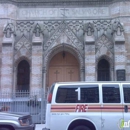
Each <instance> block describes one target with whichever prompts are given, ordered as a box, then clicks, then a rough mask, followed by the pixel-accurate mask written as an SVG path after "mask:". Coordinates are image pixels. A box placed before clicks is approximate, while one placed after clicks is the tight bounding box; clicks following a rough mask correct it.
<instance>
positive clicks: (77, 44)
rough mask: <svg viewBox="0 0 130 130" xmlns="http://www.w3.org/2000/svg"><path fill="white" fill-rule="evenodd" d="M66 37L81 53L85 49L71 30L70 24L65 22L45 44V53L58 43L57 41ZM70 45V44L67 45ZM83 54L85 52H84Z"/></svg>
mask: <svg viewBox="0 0 130 130" xmlns="http://www.w3.org/2000/svg"><path fill="white" fill-rule="evenodd" d="M63 34H64V35H66V36H67V37H68V38H69V40H70V41H71V43H69V44H72V46H74V47H76V48H78V49H79V50H80V51H82V50H83V49H84V45H83V43H82V42H80V40H79V39H78V37H77V36H76V35H75V34H74V33H73V32H72V30H71V29H70V28H69V26H68V24H67V23H65V22H64V21H63V22H62V23H61V24H60V26H59V28H58V29H57V30H56V31H55V33H54V34H53V35H52V36H51V37H50V39H49V40H48V41H47V42H46V43H45V44H44V51H46V50H48V48H51V46H52V45H53V44H55V43H56V42H57V39H58V38H59V37H61V36H63ZM60 44H62V43H60ZM66 44H68V43H66ZM82 52H83V51H82Z"/></svg>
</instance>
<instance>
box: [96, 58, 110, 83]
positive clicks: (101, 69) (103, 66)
mask: <svg viewBox="0 0 130 130" xmlns="http://www.w3.org/2000/svg"><path fill="white" fill-rule="evenodd" d="M98 81H110V64H109V62H108V61H107V60H105V59H102V60H100V61H99V62H98Z"/></svg>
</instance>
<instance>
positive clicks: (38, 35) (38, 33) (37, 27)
mask: <svg viewBox="0 0 130 130" xmlns="http://www.w3.org/2000/svg"><path fill="white" fill-rule="evenodd" d="M33 33H34V34H35V37H40V34H41V33H42V34H43V31H42V30H41V27H40V25H39V24H38V23H37V24H36V26H35V28H34V30H33Z"/></svg>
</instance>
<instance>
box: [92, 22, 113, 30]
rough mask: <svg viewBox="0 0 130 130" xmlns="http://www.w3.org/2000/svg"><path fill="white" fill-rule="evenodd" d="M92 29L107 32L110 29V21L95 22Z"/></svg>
mask: <svg viewBox="0 0 130 130" xmlns="http://www.w3.org/2000/svg"><path fill="white" fill-rule="evenodd" d="M93 24H94V27H95V29H96V30H97V31H101V30H103V31H107V30H108V29H110V30H111V29H112V24H111V20H96V21H93Z"/></svg>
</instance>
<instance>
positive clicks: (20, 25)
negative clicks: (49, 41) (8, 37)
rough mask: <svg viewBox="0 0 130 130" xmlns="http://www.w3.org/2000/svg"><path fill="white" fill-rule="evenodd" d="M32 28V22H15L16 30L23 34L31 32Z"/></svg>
mask: <svg viewBox="0 0 130 130" xmlns="http://www.w3.org/2000/svg"><path fill="white" fill-rule="evenodd" d="M33 26H34V22H32V21H22V22H17V24H16V30H17V31H20V32H22V33H24V31H27V32H31V31H32V29H33Z"/></svg>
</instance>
